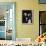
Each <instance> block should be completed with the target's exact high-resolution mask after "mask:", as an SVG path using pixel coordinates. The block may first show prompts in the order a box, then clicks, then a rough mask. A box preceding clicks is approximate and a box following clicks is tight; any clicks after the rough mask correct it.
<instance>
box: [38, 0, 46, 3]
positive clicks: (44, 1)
mask: <svg viewBox="0 0 46 46" xmlns="http://www.w3.org/2000/svg"><path fill="white" fill-rule="evenodd" d="M38 2H39V4H46V0H39V1H38Z"/></svg>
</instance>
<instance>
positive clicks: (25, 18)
mask: <svg viewBox="0 0 46 46" xmlns="http://www.w3.org/2000/svg"><path fill="white" fill-rule="evenodd" d="M22 23H27V24H30V23H32V10H22Z"/></svg>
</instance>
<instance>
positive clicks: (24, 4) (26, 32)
mask: <svg viewBox="0 0 46 46" xmlns="http://www.w3.org/2000/svg"><path fill="white" fill-rule="evenodd" d="M0 2H16V37H17V38H25V37H26V38H36V37H37V36H38V34H39V10H46V5H41V4H38V0H3V1H2V0H1V1H0ZM23 9H30V10H32V13H33V14H32V15H33V23H32V24H30V25H27V24H22V10H23Z"/></svg>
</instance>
